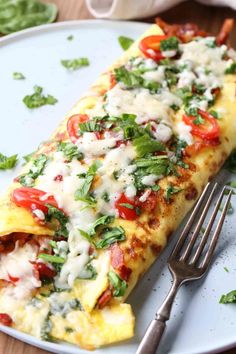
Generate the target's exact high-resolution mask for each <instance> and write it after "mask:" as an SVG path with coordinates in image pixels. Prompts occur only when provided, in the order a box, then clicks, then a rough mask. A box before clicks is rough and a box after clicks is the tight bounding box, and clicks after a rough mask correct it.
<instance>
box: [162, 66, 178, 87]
mask: <svg viewBox="0 0 236 354" xmlns="http://www.w3.org/2000/svg"><path fill="white" fill-rule="evenodd" d="M165 79H166V82H167V84H168V86H169V87H171V86H173V85H176V84H177V81H178V78H177V76H176V73H174V72H173V71H172V70H169V69H166V70H165Z"/></svg>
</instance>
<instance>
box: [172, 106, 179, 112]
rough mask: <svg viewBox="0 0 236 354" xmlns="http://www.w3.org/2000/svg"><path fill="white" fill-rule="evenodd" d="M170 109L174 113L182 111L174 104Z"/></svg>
mask: <svg viewBox="0 0 236 354" xmlns="http://www.w3.org/2000/svg"><path fill="white" fill-rule="evenodd" d="M170 108H172V109H173V111H175V112H177V111H178V110H179V109H180V107H179V106H177V104H172V105H171V106H170Z"/></svg>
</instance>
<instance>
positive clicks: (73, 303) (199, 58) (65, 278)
mask: <svg viewBox="0 0 236 354" xmlns="http://www.w3.org/2000/svg"><path fill="white" fill-rule="evenodd" d="M235 72H236V52H235V51H234V50H233V49H231V48H228V47H227V46H226V45H225V44H219V43H217V41H216V39H215V38H214V37H209V36H208V37H207V36H205V37H201V36H193V37H192V38H189V39H188V41H181V39H180V38H179V37H176V36H174V35H173V36H167V35H165V34H164V33H163V32H162V30H161V29H160V28H159V27H158V26H157V25H153V26H151V27H150V28H149V29H148V30H147V31H146V32H145V33H144V34H143V36H142V37H141V38H140V39H138V40H137V41H136V42H135V43H134V44H133V45H132V46H131V47H130V49H129V50H127V51H126V52H125V53H124V55H123V56H122V57H121V58H120V59H119V60H117V61H116V62H115V64H114V65H112V66H111V67H110V68H109V69H108V70H107V71H106V72H104V73H103V74H102V75H101V76H100V77H99V79H98V80H97V81H96V82H95V84H94V85H93V86H92V87H91V89H90V90H89V91H88V92H87V93H86V94H85V95H84V96H83V97H82V98H81V99H80V100H79V101H78V103H77V104H76V105H75V106H74V107H73V108H72V110H71V111H70V112H69V113H68V114H67V116H66V117H65V119H64V120H63V121H62V123H61V124H60V126H59V127H58V128H57V130H56V131H55V132H54V133H53V135H52V136H51V139H50V140H49V141H48V142H47V143H46V144H43V145H42V146H41V147H40V148H39V150H38V151H37V152H36V153H35V154H34V156H33V157H32V158H31V160H30V161H29V163H28V164H27V165H26V166H25V167H24V169H23V170H22V173H21V174H20V175H19V176H18V177H17V178H16V179H15V181H14V183H12V185H11V186H10V187H9V189H8V191H7V192H6V194H5V195H4V196H3V197H2V199H1V201H0V213H1V220H0V236H1V240H0V251H1V254H0V283H1V290H0V322H1V323H3V324H5V325H10V326H13V327H15V328H16V329H18V330H20V331H23V332H26V333H29V334H31V335H33V336H36V337H38V338H42V339H44V340H49V341H50V340H59V341H67V342H69V343H73V344H76V345H79V346H80V347H82V348H86V349H89V350H91V349H94V348H98V347H100V346H103V345H108V344H111V343H114V342H118V341H121V340H125V339H128V338H131V337H132V336H133V334H134V322H135V321H134V316H133V314H132V308H131V306H132V304H131V305H130V304H128V303H125V300H126V298H127V296H128V295H129V293H130V292H131V291H132V289H133V288H134V286H135V285H136V283H137V282H138V279H139V278H140V276H141V275H142V274H143V273H144V272H145V271H146V270H147V269H148V268H149V267H150V265H151V264H152V263H153V262H154V260H155V259H156V258H157V257H158V256H159V254H160V252H161V251H162V250H163V248H164V247H165V245H166V244H167V242H168V239H169V237H170V235H171V234H172V233H173V232H174V230H175V229H176V228H177V227H178V225H179V224H180V223H181V221H182V220H183V218H184V216H185V215H186V213H187V212H188V211H189V210H190V209H191V207H192V206H193V204H194V202H195V201H196V200H197V198H198V197H199V195H200V193H201V191H202V190H203V188H204V186H205V185H206V184H207V182H208V181H209V180H210V179H211V178H212V177H214V176H215V175H216V174H217V172H218V171H219V169H220V168H221V166H222V165H223V163H224V161H225V160H226V158H227V157H228V156H229V154H230V152H231V151H232V149H233V148H235V146H236V139H235V136H236V123H235V115H236V104H235V103H236V99H235V75H234V74H235Z"/></svg>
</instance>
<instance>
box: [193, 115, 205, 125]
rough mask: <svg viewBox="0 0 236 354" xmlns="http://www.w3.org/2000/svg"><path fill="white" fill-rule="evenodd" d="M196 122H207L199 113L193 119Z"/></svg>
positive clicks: (197, 123)
mask: <svg viewBox="0 0 236 354" xmlns="http://www.w3.org/2000/svg"><path fill="white" fill-rule="evenodd" d="M193 123H194V124H196V125H200V124H204V123H205V119H203V118H202V117H201V116H200V115H199V114H198V115H197V118H196V119H194V121H193Z"/></svg>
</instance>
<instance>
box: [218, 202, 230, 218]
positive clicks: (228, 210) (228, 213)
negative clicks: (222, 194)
mask: <svg viewBox="0 0 236 354" xmlns="http://www.w3.org/2000/svg"><path fill="white" fill-rule="evenodd" d="M219 209H220V211H223V209H224V206H223V205H221V206H220V207H219ZM233 213H234V208H233V205H232V203H229V205H228V208H227V215H232V214H233Z"/></svg>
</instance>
